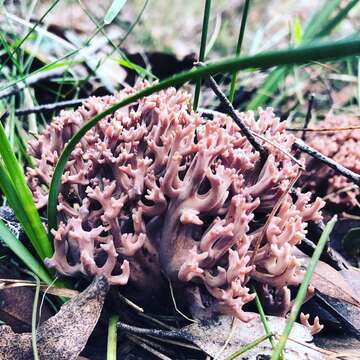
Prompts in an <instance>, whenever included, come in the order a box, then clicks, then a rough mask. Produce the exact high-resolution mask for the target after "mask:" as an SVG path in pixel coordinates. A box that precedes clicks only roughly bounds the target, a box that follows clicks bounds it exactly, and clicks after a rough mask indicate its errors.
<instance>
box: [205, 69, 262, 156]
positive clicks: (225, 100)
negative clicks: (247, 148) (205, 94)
mask: <svg viewBox="0 0 360 360" xmlns="http://www.w3.org/2000/svg"><path fill="white" fill-rule="evenodd" d="M208 82H209V85H210V87H211V89H212V90H213V91H214V93H215V95H216V96H217V97H218V98H219V100H220V102H221V105H223V107H224V109H225V111H226V113H227V114H228V115H229V116H230V117H231V118H232V119H233V120H234V121H235V123H236V125H237V126H238V127H239V128H240V130H241V132H242V133H243V135H244V136H245V137H246V138H247V139H248V141H249V142H250V144H251V145H252V146H253V147H254V149H255V150H256V151H258V152H259V154H260V157H261V160H262V161H263V162H265V161H266V159H267V157H268V153H267V151H266V149H265V148H264V147H263V146H262V145H261V144H260V143H258V142H257V140H256V139H255V136H254V135H253V134H252V133H251V131H250V130H249V129H248V128H247V127H246V126H245V124H244V123H243V122H242V120H241V119H240V117H239V116H238V114H237V113H236V112H235V109H234V107H233V106H232V104H231V102H230V101H229V100H228V98H227V97H226V96H225V94H224V93H223V92H222V91H221V89H220V87H219V85H218V84H217V83H216V81H215V80H214V78H213V77H212V76H209V78H208Z"/></svg>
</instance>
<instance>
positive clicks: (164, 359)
mask: <svg viewBox="0 0 360 360" xmlns="http://www.w3.org/2000/svg"><path fill="white" fill-rule="evenodd" d="M127 337H128V339H129V340H131V341H132V342H133V343H135V344H137V345H139V346H141V347H142V348H143V349H145V350H146V351H148V352H150V353H151V354H153V355H155V356H157V357H158V358H159V359H161V360H171V358H169V357H168V356H166V355H164V354H163V353H161V352H160V351H157V350H156V349H154V348H152V347H151V346H149V345H147V344H145V343H144V342H143V341H142V340H140V339H139V338H137V337H134V336H129V335H128V336H127Z"/></svg>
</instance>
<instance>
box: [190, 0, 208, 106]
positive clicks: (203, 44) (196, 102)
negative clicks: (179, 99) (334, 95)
mask: <svg viewBox="0 0 360 360" xmlns="http://www.w3.org/2000/svg"><path fill="white" fill-rule="evenodd" d="M210 9H211V0H206V2H205V9H204V18H203V24H202V32H201V43H200V53H199V62H203V61H204V60H205V51H206V39H207V34H208V28H209V18H210ZM200 89H201V78H198V79H197V80H196V87H195V94H194V101H193V108H194V110H196V109H197V107H198V105H199V98H200Z"/></svg>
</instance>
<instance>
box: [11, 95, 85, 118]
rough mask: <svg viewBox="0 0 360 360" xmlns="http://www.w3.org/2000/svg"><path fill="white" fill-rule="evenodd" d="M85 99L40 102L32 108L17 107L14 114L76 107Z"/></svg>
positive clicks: (21, 114) (22, 114) (23, 114)
mask: <svg viewBox="0 0 360 360" xmlns="http://www.w3.org/2000/svg"><path fill="white" fill-rule="evenodd" d="M85 100H87V99H72V100H66V101H59V102H55V103H52V104H42V105H39V106H35V107H33V108H27V109H17V110H15V115H16V116H25V115H29V114H36V113H44V112H50V111H55V110H60V109H64V108H67V107H76V106H80V105H82V103H83V102H84V101H85Z"/></svg>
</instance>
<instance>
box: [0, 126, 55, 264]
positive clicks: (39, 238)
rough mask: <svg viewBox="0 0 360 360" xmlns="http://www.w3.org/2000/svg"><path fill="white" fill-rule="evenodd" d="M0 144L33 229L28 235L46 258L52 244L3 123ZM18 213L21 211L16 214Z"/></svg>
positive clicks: (6, 166) (4, 160) (49, 255)
mask: <svg viewBox="0 0 360 360" xmlns="http://www.w3.org/2000/svg"><path fill="white" fill-rule="evenodd" d="M0 144H1V146H0V155H1V157H2V160H3V162H4V165H5V169H6V171H7V173H8V175H9V177H10V179H11V181H12V183H13V187H14V189H15V193H16V194H17V197H18V200H19V203H20V204H21V207H22V208H23V210H24V214H23V216H25V217H26V218H27V221H28V222H29V223H30V226H31V229H32V231H31V232H30V233H29V234H27V235H28V236H29V238H30V241H31V243H32V244H33V246H34V247H35V249H36V251H37V253H38V255H39V256H40V258H41V259H42V260H44V259H45V258H46V257H51V255H52V244H51V242H50V240H49V238H48V236H47V234H46V231H45V228H44V225H43V224H42V222H41V220H40V216H39V213H38V211H37V209H36V206H35V204H34V201H33V198H32V194H31V192H30V190H29V188H28V186H27V184H26V180H25V176H24V172H23V170H22V168H21V166H20V164H19V163H18V161H17V159H16V157H15V154H14V152H13V151H12V149H11V146H10V144H9V141H8V139H7V137H6V134H5V130H4V127H3V126H2V124H1V123H0ZM0 181H1V179H0ZM18 214H19V212H18V213H17V214H15V215H18ZM19 220H20V219H19ZM24 230H25V231H26V230H28V231H29V229H28V228H27V227H25V229H24Z"/></svg>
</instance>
